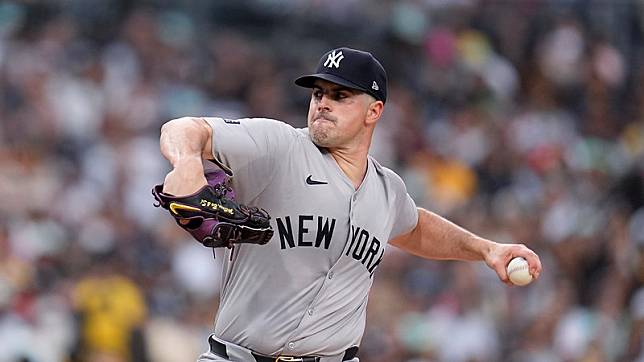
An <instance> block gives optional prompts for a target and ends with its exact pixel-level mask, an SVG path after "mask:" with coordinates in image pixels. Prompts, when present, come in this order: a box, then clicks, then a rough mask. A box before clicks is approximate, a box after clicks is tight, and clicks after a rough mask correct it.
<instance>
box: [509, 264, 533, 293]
mask: <svg viewBox="0 0 644 362" xmlns="http://www.w3.org/2000/svg"><path fill="white" fill-rule="evenodd" d="M508 277H509V278H510V281H511V282H512V284H514V285H519V286H523V285H528V284H530V282H531V281H532V275H530V271H529V270H528V262H527V261H526V260H525V259H524V258H522V257H517V258H514V259H512V260H511V261H510V264H508Z"/></svg>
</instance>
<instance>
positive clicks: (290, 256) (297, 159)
mask: <svg viewBox="0 0 644 362" xmlns="http://www.w3.org/2000/svg"><path fill="white" fill-rule="evenodd" d="M206 120H207V122H208V123H209V124H210V126H211V127H212V128H213V145H212V151H213V155H214V156H215V158H216V159H217V161H218V162H219V163H222V164H223V165H225V166H227V167H229V168H230V169H231V170H232V171H233V173H234V177H233V182H232V186H233V187H234V189H235V191H236V194H237V199H238V200H239V201H240V202H242V203H245V204H249V205H255V206H260V207H263V208H264V209H266V210H267V211H268V212H269V213H270V215H271V225H272V227H273V229H274V230H275V234H274V236H273V238H272V239H271V241H270V242H269V243H268V244H266V245H263V246H259V245H249V244H242V245H238V246H236V247H235V248H234V249H233V251H232V255H230V254H231V251H229V250H227V251H226V258H225V260H224V270H223V277H222V288H221V302H220V305H219V311H218V314H217V317H216V322H215V335H216V336H218V337H219V338H221V339H223V340H226V341H229V342H232V343H235V344H238V345H241V346H244V347H247V348H250V349H252V350H255V351H257V352H260V353H263V354H267V355H276V354H286V355H322V356H324V355H336V354H340V353H342V352H344V350H346V349H347V348H349V347H351V346H356V345H359V343H360V340H361V338H362V334H363V332H364V328H365V322H366V306H367V299H368V294H369V289H370V288H371V284H372V282H373V275H374V272H375V271H376V269H377V267H378V265H379V264H380V262H381V261H382V258H383V255H384V253H385V248H386V246H387V242H388V241H389V240H390V239H392V238H394V237H396V236H398V235H401V234H403V233H406V232H409V231H411V230H412V229H413V228H414V227H415V226H416V223H417V222H418V210H417V209H416V205H415V203H414V201H413V200H412V199H411V197H410V196H409V195H408V194H407V191H406V188H405V185H404V183H403V181H402V180H401V179H400V177H399V176H398V175H396V174H395V173H394V172H393V171H391V170H389V169H387V168H385V167H383V166H381V165H380V164H378V162H377V161H376V160H374V159H373V158H372V157H371V156H369V158H368V167H367V173H366V176H365V178H364V180H363V182H362V184H361V185H360V187H359V188H358V189H357V190H356V189H355V188H354V186H353V184H352V182H351V181H350V180H349V178H348V177H347V176H346V175H345V174H344V173H343V171H342V170H341V169H340V167H339V165H338V164H337V163H336V161H335V160H334V158H333V157H332V156H331V154H329V153H328V152H326V151H325V149H323V148H318V147H317V146H316V145H315V144H314V143H313V142H312V141H311V139H310V137H309V134H308V129H306V128H305V129H296V128H293V127H291V126H289V125H288V124H286V123H283V122H280V121H276V120H271V119H260V118H256V119H253V118H248V119H239V120H227V119H222V118H206Z"/></svg>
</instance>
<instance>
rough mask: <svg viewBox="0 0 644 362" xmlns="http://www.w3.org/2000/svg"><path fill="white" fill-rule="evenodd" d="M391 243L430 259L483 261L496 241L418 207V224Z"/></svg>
mask: <svg viewBox="0 0 644 362" xmlns="http://www.w3.org/2000/svg"><path fill="white" fill-rule="evenodd" d="M392 244H393V245H395V246H398V247H399V248H401V249H403V250H405V251H407V252H409V253H412V254H414V255H418V256H421V257H423V258H427V259H443V260H447V259H450V260H471V261H476V260H484V259H485V256H486V255H487V254H488V252H489V250H490V248H491V247H492V246H493V245H494V244H495V243H494V242H492V241H490V240H487V239H484V238H481V237H479V236H477V235H475V234H473V233H471V232H469V231H467V230H465V229H464V228H462V227H460V226H458V225H456V224H454V223H453V222H451V221H449V220H447V219H445V218H443V217H441V216H439V215H437V214H435V213H433V212H431V211H428V210H425V209H422V208H419V209H418V226H417V227H416V228H415V229H414V231H413V232H412V233H410V234H408V235H406V236H404V237H401V238H399V239H396V240H392Z"/></svg>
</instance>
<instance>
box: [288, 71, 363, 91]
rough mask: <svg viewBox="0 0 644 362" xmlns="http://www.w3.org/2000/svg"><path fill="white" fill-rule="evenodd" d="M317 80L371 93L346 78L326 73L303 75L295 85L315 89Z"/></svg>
mask: <svg viewBox="0 0 644 362" xmlns="http://www.w3.org/2000/svg"><path fill="white" fill-rule="evenodd" d="M317 79H323V80H326V81H329V82H331V83H336V84H339V85H343V86H345V87H348V88H352V89H357V90H359V91H362V92H365V93H369V91H368V90H366V89H364V88H362V87H360V86H359V85H357V84H355V83H353V82H350V81H348V80H346V79H344V78H340V77H338V76H337V75H333V74H326V73H318V74H310V75H303V76H301V77H299V78H297V79H296V80H295V84H297V85H299V86H300V87H305V88H313V85H314V84H315V81H316V80H317Z"/></svg>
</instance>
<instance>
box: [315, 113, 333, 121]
mask: <svg viewBox="0 0 644 362" xmlns="http://www.w3.org/2000/svg"><path fill="white" fill-rule="evenodd" d="M313 122H331V123H335V119H332V118H331V117H329V116H324V115H317V116H316V117H315V118H313Z"/></svg>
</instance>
